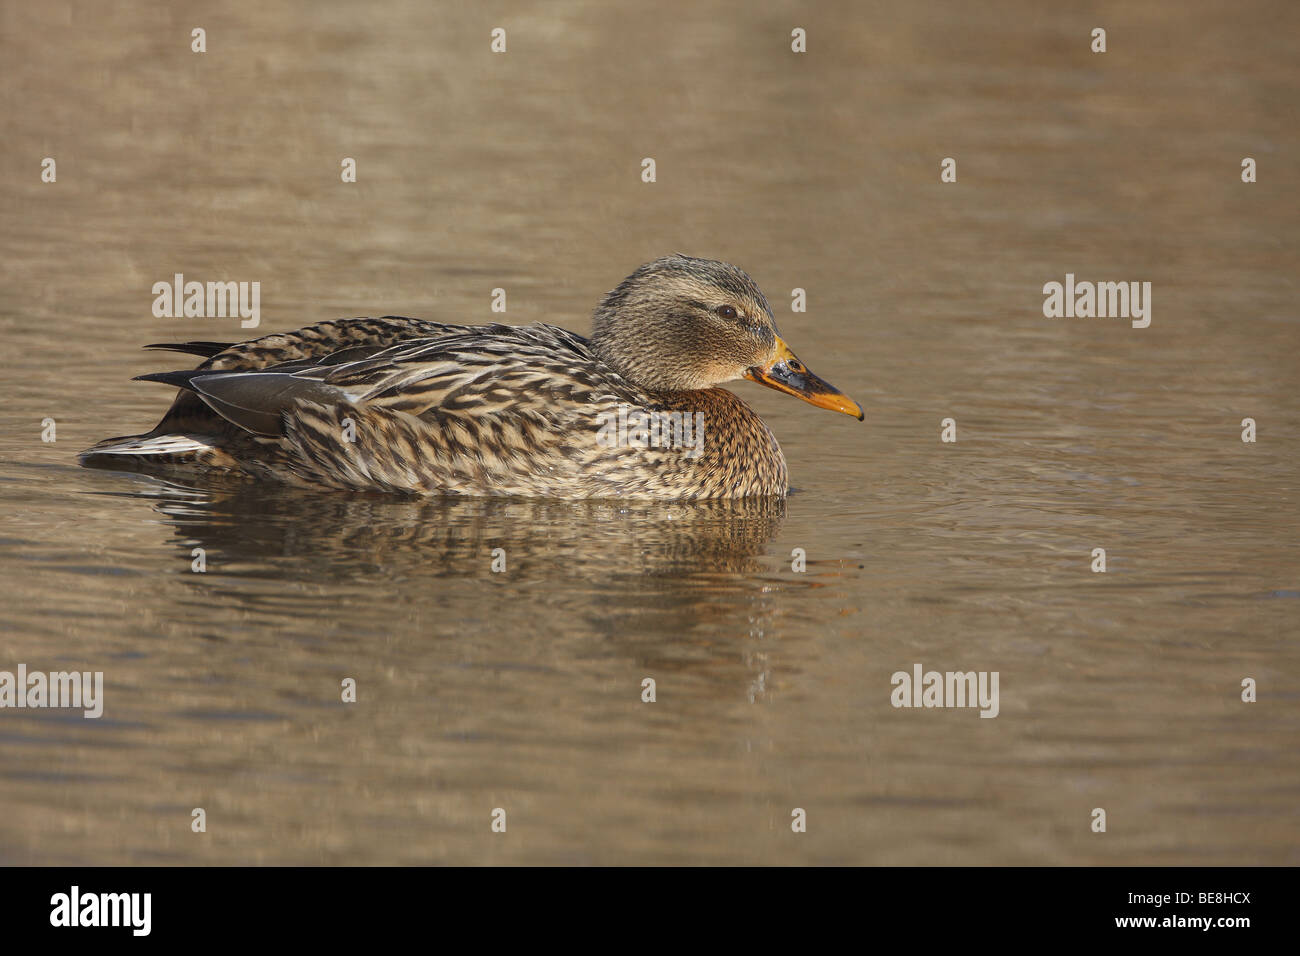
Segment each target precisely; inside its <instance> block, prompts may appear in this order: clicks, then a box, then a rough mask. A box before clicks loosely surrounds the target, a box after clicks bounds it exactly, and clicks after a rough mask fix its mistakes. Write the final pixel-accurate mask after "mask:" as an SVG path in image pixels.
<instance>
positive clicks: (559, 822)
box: [0, 0, 1300, 864]
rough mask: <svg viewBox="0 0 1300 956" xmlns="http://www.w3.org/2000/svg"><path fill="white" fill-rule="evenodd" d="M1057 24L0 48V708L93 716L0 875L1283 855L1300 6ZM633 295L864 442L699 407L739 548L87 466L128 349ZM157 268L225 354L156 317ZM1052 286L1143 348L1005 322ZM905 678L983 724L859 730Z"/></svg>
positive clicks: (1297, 677)
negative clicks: (18, 675)
mask: <svg viewBox="0 0 1300 956" xmlns="http://www.w3.org/2000/svg"><path fill="white" fill-rule="evenodd" d="M1068 6H1069V5H1065V4H1036V3H1035V4H1028V3H1026V4H1014V3H978V4H943V5H939V4H915V3H914V4H889V5H879V6H872V5H865V4H858V3H852V4H850V3H845V4H817V5H816V7H815V9H813V10H807V9H801V10H798V11H797V12H796V11H794V8H792V7H790V6H789V5H785V4H775V3H774V4H750V3H743V4H742V3H735V4H730V5H726V6H721V7H719V6H714V5H710V6H709V8H708V9H705V6H704V5H697V4H692V3H685V2H682V3H668V4H665V3H658V4H640V5H622V6H620V7H617V8H615V7H614V6H613V5H608V4H602V3H589V4H584V3H559V4H546V5H544V6H543V5H534V4H497V5H495V6H494V8H493V10H492V12H491V13H490V14H489V13H484V12H482V11H480V10H479V9H478V7H477V5H474V4H464V5H435V4H429V3H424V2H410V3H400V4H397V5H395V6H390V7H388V8H386V9H384V10H376V9H372V8H371V7H370V6H369V5H364V4H342V3H337V4H328V5H323V4H315V5H311V6H310V7H308V6H305V5H304V6H303V7H301V8H299V7H291V6H288V5H281V4H273V3H272V4H268V3H256V4H254V3H234V4H228V5H224V6H222V7H221V8H220V9H219V10H217V11H215V12H212V13H205V14H203V15H202V16H200V17H194V16H190V15H185V14H182V13H179V12H178V11H176V10H175V9H173V8H171V7H170V6H165V5H161V4H160V5H157V6H156V7H155V6H154V5H146V4H125V5H124V4H113V5H92V4H59V3H44V4H6V5H5V6H4V7H3V8H0V61H2V62H3V63H4V64H5V67H4V70H3V72H2V74H0V84H2V86H0V90H2V94H0V95H2V99H0V105H2V107H3V135H0V160H3V169H4V170H5V173H4V176H3V180H2V181H0V203H2V205H0V213H2V214H3V227H4V228H3V230H2V231H0V269H3V284H2V286H0V355H2V356H3V362H4V366H5V368H4V375H3V381H4V393H3V401H2V402H0V418H2V419H3V428H2V429H0V454H2V456H3V460H2V461H0V488H3V494H4V508H3V527H2V528H0V536H3V544H2V548H0V578H2V579H3V581H4V601H3V605H4V614H3V618H2V619H0V621H2V623H0V626H2V628H3V630H2V631H0V670H6V669H8V670H14V669H16V667H17V665H18V664H19V663H25V664H26V665H27V666H28V667H29V668H30V669H43V670H59V669H69V668H79V669H89V670H102V671H103V672H104V680H105V691H104V693H105V709H104V716H103V717H102V718H100V719H99V720H86V719H83V718H82V717H81V716H80V714H79V712H70V711H66V710H64V711H57V710H47V711H30V710H24V711H16V710H4V711H0V862H6V863H56V862H87V863H95V864H106V863H155V862H163V863H189V864H196V863H237V862H257V863H391V862H399V863H430V862H444V863H634V862H648V863H706V862H708V863H739V862H743V863H921V864H936V863H967V864H973V863H1014V864H1063V863H1116V864H1139V863H1202V864H1249V863H1271V864H1280V863H1291V864H1294V863H1297V862H1300V761H1298V760H1297V744H1298V743H1300V645H1298V644H1297V636H1298V633H1300V553H1298V548H1297V529H1298V528H1300V505H1298V504H1297V467H1296V462H1297V442H1300V413H1298V411H1297V402H1296V392H1297V384H1298V382H1300V350H1298V349H1297V340H1298V338H1300V326H1298V324H1297V318H1296V305H1295V293H1296V282H1295V275H1296V264H1297V263H1296V248H1297V241H1298V240H1300V214H1298V212H1297V203H1296V197H1297V195H1298V194H1300V193H1298V191H1297V185H1298V183H1297V172H1296V166H1295V163H1294V158H1295V156H1297V155H1300V135H1298V130H1300V126H1298V124H1297V122H1296V112H1295V103H1296V101H1297V88H1296V87H1297V67H1296V60H1295V55H1294V53H1295V51H1294V44H1295V39H1294V38H1295V36H1296V35H1297V30H1300V7H1297V6H1296V5H1295V4H1294V3H1290V2H1277V3H1249V2H1246V3H1234V4H1222V3H1187V2H1183V0H1177V2H1173V0H1171V2H1168V3H1161V4H1142V5H1141V7H1142V9H1141V10H1140V11H1139V10H1134V9H1132V8H1133V6H1135V5H1132V4H1127V3H1097V4H1093V5H1091V8H1092V9H1091V12H1089V13H1088V14H1086V15H1084V14H1076V13H1072V12H1070V11H1069V10H1068V9H1067V7H1068ZM194 26H203V27H205V28H206V30H207V45H208V52H207V53H205V54H203V55H197V54H194V53H191V52H190V49H189V43H190V31H191V29H192V28H193V27H194ZM494 26H504V27H505V28H506V29H507V31H508V34H507V35H508V52H507V53H506V54H505V55H493V54H491V53H490V52H489V49H488V44H489V31H490V29H491V28H492V27H494ZM795 26H802V27H804V28H805V29H806V30H807V31H808V50H809V52H808V53H807V54H804V55H796V54H793V53H791V52H790V49H789V34H790V30H791V29H792V28H793V27H795ZM1094 26H1104V27H1106V28H1107V30H1108V45H1109V52H1107V53H1105V54H1100V55H1098V54H1092V53H1090V52H1089V50H1088V44H1089V32H1090V30H1091V29H1092V28H1093V27H1094ZM45 156H52V157H54V158H55V159H56V162H57V164H58V165H57V175H58V180H57V182H56V183H54V184H42V183H41V182H40V162H41V159H42V158H43V157H45ZM646 156H650V157H654V158H655V160H656V162H657V175H658V181H657V182H656V183H654V184H644V183H642V182H641V180H640V175H639V174H640V169H641V159H642V158H643V157H646ZM946 156H951V157H955V158H956V159H957V162H958V182H957V183H955V184H941V183H940V181H939V163H940V160H941V159H942V158H943V157H946ZM1243 156H1251V157H1254V158H1255V159H1256V160H1257V161H1258V164H1259V181H1258V182H1257V183H1255V184H1250V185H1247V184H1243V183H1242V182H1241V181H1240V176H1239V171H1240V163H1241V159H1242V157H1243ZM343 157H354V158H356V159H357V161H358V182H357V183H356V184H349V185H345V184H343V183H341V182H340V176H339V170H340V161H341V159H342V158H343ZM670 251H682V252H686V253H690V254H694V255H702V256H710V257H715V258H721V259H727V260H730V261H733V262H735V263H737V264H738V265H740V266H742V267H743V268H745V269H747V270H748V271H749V272H750V273H751V274H752V275H754V276H755V278H756V279H757V280H758V281H759V282H760V283H761V284H762V285H763V286H764V288H765V289H766V290H767V292H768V294H769V297H770V298H772V300H773V302H774V304H775V306H776V312H777V319H778V321H779V322H780V324H781V327H782V331H783V332H784V334H785V337H786V338H787V340H788V341H789V342H790V344H791V345H792V346H793V347H794V349H795V350H796V351H798V353H799V354H800V356H801V357H802V358H803V359H805V360H806V361H807V362H808V363H809V364H810V365H811V366H812V367H813V368H814V370H816V371H817V372H819V373H820V374H822V375H824V376H825V377H826V378H827V379H829V380H830V381H832V382H834V383H835V384H837V385H838V386H840V387H841V388H843V389H844V390H845V391H846V392H848V393H849V394H850V395H852V396H854V397H855V398H857V399H858V400H859V401H860V402H862V404H863V406H864V407H866V408H867V410H868V416H867V421H866V423H865V424H863V425H860V424H858V423H856V422H853V421H852V420H851V419H849V418H847V417H845V416H842V415H834V414H831V413H829V412H824V411H820V410H817V409H814V408H811V407H810V406H807V405H804V404H802V403H799V402H796V401H794V400H792V399H789V398H787V397H784V396H780V395H778V394H776V393H774V392H769V391H764V390H762V389H760V388H758V387H757V386H754V385H750V384H748V383H741V384H739V385H737V387H736V390H737V391H738V392H739V393H740V394H741V395H742V396H743V397H744V398H745V399H746V400H747V401H750V402H752V403H753V404H754V405H755V407H756V408H757V409H758V410H759V411H760V412H761V413H762V414H763V415H764V417H765V418H766V419H767V420H768V421H769V423H770V424H771V425H772V427H773V429H774V430H775V432H776V434H777V435H778V437H779V438H780V440H781V442H782V444H783V446H784V448H785V452H786V455H787V457H788V459H789V461H790V466H791V474H792V480H793V482H794V484H795V486H796V488H797V492H796V493H795V494H794V495H793V496H792V497H791V498H790V499H789V500H788V501H787V502H786V503H785V504H784V505H783V506H781V507H774V506H771V505H766V506H764V505H756V504H747V505H746V504H741V505H733V506H707V507H706V506H686V505H682V506H648V505H640V504H635V503H631V502H614V503H592V504H580V505H573V504H565V503H559V502H536V503H523V502H511V501H493V502H482V501H470V500H457V501H429V502H412V501H405V500H388V499H383V498H375V497H349V496H345V495H337V494H319V495H312V494H305V493H302V492H290V493H285V492H284V491H281V490H277V489H275V488H271V487H249V488H246V489H242V490H238V489H237V490H233V491H232V490H229V489H226V490H222V489H207V490H186V489H182V488H176V487H172V486H168V485H165V484H161V483H158V482H154V481H150V480H146V479H141V478H136V477H130V476H124V475H119V474H112V473H103V472H92V471H87V470H83V469H79V468H78V467H77V465H76V462H75V455H76V453H77V452H78V451H79V450H81V449H82V448H84V447H86V446H87V445H89V444H90V443H91V442H93V441H95V440H97V439H99V438H102V437H105V436H107V435H117V434H124V433H129V432H135V431H141V430H144V429H146V428H148V427H150V426H152V425H153V423H154V422H155V421H156V419H157V418H158V416H159V415H160V414H161V412H162V410H163V408H164V407H165V404H166V402H167V401H168V400H169V398H170V392H169V390H168V389H166V388H165V387H163V386H159V385H153V384H145V383H133V382H131V381H130V378H131V376H133V375H137V374H141V373H143V372H147V371H155V370H158V369H160V368H164V367H171V366H169V365H168V362H171V361H174V358H175V357H172V358H171V359H168V358H167V356H165V355H164V356H160V355H158V354H157V353H153V354H149V353H144V352H141V351H140V350H139V346H141V345H143V344H145V343H147V342H154V341H169V340H176V339H184V338H200V339H217V340H229V339H237V338H242V337H248V336H249V335H252V334H261V333H264V332H268V331H275V330H282V329H291V328H296V327H299V326H301V325H305V324H308V323H310V322H314V321H317V320H319V319H323V318H333V317H338V316H345V315H358V314H382V313H398V314H409V315H418V316H424V317H428V318H434V319H440V320H445V321H455V322H466V323H474V322H482V321H489V320H491V319H493V318H500V316H494V315H493V314H491V313H490V312H489V304H490V301H491V290H492V289H493V288H495V287H502V288H505V289H506V290H507V294H508V307H509V311H508V313H507V315H506V316H505V318H506V319H507V320H508V321H511V322H516V323H528V322H532V321H537V320H544V321H553V322H556V323H558V324H563V325H567V326H569V327H571V328H575V329H577V330H579V331H583V330H585V329H586V328H587V316H588V314H589V312H590V309H591V307H592V306H593V305H594V304H595V302H596V300H597V298H598V296H599V295H600V294H601V293H603V292H604V291H605V290H606V289H608V288H610V287H611V286H612V285H614V284H615V283H616V282H617V281H618V280H620V279H621V278H622V277H623V276H624V275H625V274H626V273H627V272H629V271H630V270H631V269H632V268H633V267H634V266H635V265H637V264H638V263H640V262H642V261H644V260H646V259H650V258H653V257H655V256H658V255H662V254H664V253H667V252H670ZM177 272H180V273H183V274H184V275H185V276H186V277H187V278H191V279H197V280H199V281H207V280H219V279H230V280H235V281H259V282H261V283H262V302H261V307H262V324H261V326H260V327H259V328H258V329H257V330H256V331H247V332H246V331H242V330H241V329H239V328H238V325H237V322H236V321H235V320H232V319H193V318H191V319H165V318H164V319H158V318H154V317H153V316H152V315H151V305H152V302H153V296H152V294H151V291H150V290H151V286H152V284H153V283H154V282H157V281H167V280H169V279H170V278H171V276H172V275H173V274H174V273H177ZM1067 272H1070V273H1074V274H1075V275H1076V276H1078V277H1079V278H1080V279H1092V280H1140V281H1150V282H1151V283H1152V286H1153V293H1152V306H1153V311H1152V323H1151V325H1150V327H1149V328H1146V329H1134V328H1131V327H1130V325H1129V323H1128V322H1127V321H1124V320H1115V319H1105V320H1103V319H1047V318H1044V316H1043V314H1042V304H1043V295H1042V292H1041V289H1042V286H1043V284H1044V283H1045V282H1049V281H1053V280H1055V281H1062V280H1063V279H1064V276H1065V274H1066V273H1067ZM795 287H801V288H804V289H806V290H807V295H808V304H809V307H808V311H807V312H806V313H793V314H792V313H791V310H790V290H791V289H793V288H795ZM47 417H48V418H53V419H55V420H56V422H57V441H56V442H54V443H45V442H42V440H41V422H42V419H45V418H47ZM946 417H953V418H954V419H955V420H956V422H957V427H958V441H957V442H956V443H955V444H945V443H942V442H940V440H939V438H940V421H941V419H943V418H946ZM1245 417H1251V418H1254V419H1255V420H1256V422H1257V423H1258V439H1259V440H1258V442H1256V443H1254V444H1246V443H1243V442H1242V441H1241V439H1240V433H1241V424H1240V423H1241V420H1242V419H1243V418H1245ZM196 547H201V548H203V549H205V551H206V555H207V572H206V573H203V574H199V573H194V572H192V571H191V560H192V558H191V553H192V549H194V548H196ZM498 547H500V548H505V549H506V553H507V555H508V559H507V560H508V564H507V571H506V572H505V573H502V574H495V573H492V572H491V571H490V563H491V552H492V550H493V549H494V548H498ZM1097 547H1101V548H1105V549H1106V552H1107V556H1108V570H1107V572H1106V573H1105V574H1100V573H1093V572H1092V571H1091V570H1090V563H1091V552H1092V549H1093V548H1097ZM795 548H803V549H806V551H807V555H808V565H807V571H806V573H795V572H793V571H792V570H791V557H790V556H791V552H792V550H793V549H795ZM916 663H920V664H922V665H923V666H924V667H925V668H926V669H937V670H940V671H948V670H990V671H997V672H998V673H999V675H1000V692H1001V693H1000V714H999V716H998V717H997V718H996V719H980V718H979V717H978V716H977V714H976V712H975V711H973V710H970V709H928V710H927V709H895V708H894V707H892V706H891V705H890V693H891V691H892V689H893V688H892V685H891V682H890V678H891V675H892V674H893V673H894V672H895V671H898V670H904V671H910V670H911V668H912V666H913V664H916ZM345 677H352V678H355V680H356V681H357V686H358V698H359V699H358V701H357V702H356V703H355V704H344V703H342V702H341V701H340V681H341V680H342V679H343V678H345ZM645 677H652V678H654V679H655V680H656V681H657V698H658V699H657V701H656V702H654V703H642V702H641V700H640V692H641V681H642V679H643V678H645ZM1245 677H1252V678H1254V679H1255V680H1256V681H1258V687H1259V691H1258V693H1259V700H1258V702H1257V703H1253V704H1248V703H1243V702H1242V701H1241V700H1240V694H1241V687H1240V685H1241V681H1242V679H1243V678H1245ZM195 807H202V808H204V809H205V810H206V812H207V832H206V833H204V834H195V833H192V832H191V829H190V819H191V818H190V814H191V810H192V809H193V808H195ZM497 807H500V808H503V809H505V810H506V812H507V819H508V828H507V831H506V833H505V834H499V833H492V832H491V829H490V824H491V814H492V811H493V809H494V808H497ZM796 807H800V808H803V809H805V810H806V811H807V818H808V828H807V832H806V833H802V834H796V833H793V832H791V828H790V821H791V812H792V809H793V808H796ZM1095 807H1101V808H1104V809H1105V810H1106V811H1107V814H1108V828H1107V832H1106V833H1104V834H1102V833H1093V832H1091V830H1090V823H1091V812H1092V810H1093V808H1095Z"/></svg>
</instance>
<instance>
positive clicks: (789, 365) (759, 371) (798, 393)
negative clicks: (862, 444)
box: [745, 339, 864, 421]
mask: <svg viewBox="0 0 1300 956" xmlns="http://www.w3.org/2000/svg"><path fill="white" fill-rule="evenodd" d="M745 378H747V379H749V380H750V381H751V382H758V384H760V385H766V386H767V387H768V388H774V389H776V390H777V391H778V392H785V393H786V394H787V395H793V396H794V397H795V398H802V399H803V400H804V401H805V402H807V403H808V404H810V405H816V406H817V407H818V408H829V409H830V410H831V411H834V412H843V413H844V414H845V415H852V416H853V417H854V418H856V419H857V420H858V421H862V419H863V417H864V416H863V414H862V406H861V405H859V404H858V403H857V402H855V401H854V400H853V399H851V398H849V397H848V396H847V395H845V394H844V393H843V392H841V391H840V390H839V389H838V388H836V387H835V386H834V385H832V384H831V383H830V382H827V381H825V380H823V379H820V378H818V377H817V376H816V375H814V374H813V373H812V372H810V371H809V370H808V366H806V365H804V364H803V362H800V361H799V359H798V358H796V357H795V354H794V353H793V352H791V351H790V346H788V345H786V344H785V342H783V341H782V340H781V339H777V340H776V359H775V361H773V362H772V364H771V365H768V366H766V367H760V366H757V365H756V366H754V367H753V368H751V369H749V370H748V371H746V372H745Z"/></svg>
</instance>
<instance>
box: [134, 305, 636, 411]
mask: <svg viewBox="0 0 1300 956" xmlns="http://www.w3.org/2000/svg"><path fill="white" fill-rule="evenodd" d="M313 328H315V327H313ZM304 331H306V330H304ZM440 332H441V334H439V335H437V336H433V337H423V338H416V339H413V340H411V341H408V342H401V343H399V344H396V345H393V344H387V345H379V344H357V345H350V346H348V347H347V348H345V349H337V350H335V351H333V352H330V353H327V354H325V355H322V356H319V357H316V358H295V357H292V356H294V355H295V350H297V349H299V348H301V346H298V345H296V344H294V345H286V344H284V343H275V344H274V346H273V347H274V348H275V349H276V350H277V352H276V354H277V355H278V356H286V355H288V356H291V357H290V358H289V360H287V361H281V362H279V363H275V364H267V365H262V366H259V367H252V368H249V367H248V366H247V365H244V366H242V367H237V368H234V369H230V370H225V369H218V368H214V367H212V365H211V364H210V363H208V362H205V363H204V364H203V365H200V366H199V367H198V368H197V369H193V370H189V371H184V372H164V373H160V374H155V375H143V376H140V377H141V378H142V379H144V380H148V381H159V382H165V383H167V384H170V385H176V386H178V387H180V388H182V389H184V390H187V391H188V392H190V393H193V394H194V395H195V396H197V397H198V398H199V399H201V400H202V401H203V403H204V404H206V405H207V406H208V407H209V408H210V409H211V410H212V411H214V412H216V413H217V414H218V415H220V416H221V417H222V418H223V419H225V420H226V421H228V422H230V423H231V424H233V425H236V426H237V427H239V428H241V429H243V430H245V431H247V432H251V433H253V434H256V435H266V436H274V435H279V434H282V433H283V431H284V415H285V414H286V413H292V412H293V411H294V410H295V408H297V407H299V406H301V405H302V404H304V403H306V404H310V405H314V406H319V407H323V408H326V409H328V408H331V407H333V406H346V407H347V408H349V409H356V410H362V411H371V412H390V413H391V412H403V413H406V414H407V415H413V416H416V417H421V418H424V419H425V420H426V421H427V422H429V423H434V422H439V421H445V419H446V418H447V417H448V416H453V417H455V418H457V419H461V420H471V421H476V423H477V424H479V425H481V424H482V423H483V422H485V421H487V420H498V421H499V420H501V419H503V418H508V419H511V420H512V421H514V422H517V423H522V422H525V421H533V422H535V423H537V424H539V425H540V424H543V423H544V422H547V421H551V422H555V421H558V420H560V419H563V418H564V415H565V410H566V408H571V407H573V406H575V405H587V404H589V403H590V402H591V401H593V400H595V399H599V398H601V397H602V396H605V395H608V394H609V393H611V391H618V390H620V387H621V386H620V381H619V380H618V379H617V376H614V375H613V373H610V372H608V371H606V370H603V369H602V367H601V366H600V363H598V362H597V361H596V360H595V357H594V355H593V354H592V352H591V350H590V347H589V346H588V344H587V341H586V340H585V339H584V338H582V337H581V336H578V335H575V334H574V333H572V332H569V331H567V330H565V329H561V328H557V327H555V326H549V325H534V326H525V327H516V326H504V325H489V326H477V327H470V328H467V327H464V326H442V327H441V328H440ZM293 335H295V336H297V335H301V333H293ZM220 357H221V356H217V358H220ZM257 357H258V358H260V357H261V356H257Z"/></svg>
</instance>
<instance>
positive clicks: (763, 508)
mask: <svg viewBox="0 0 1300 956" xmlns="http://www.w3.org/2000/svg"><path fill="white" fill-rule="evenodd" d="M143 480H144V481H145V483H146V484H147V485H148V486H151V491H150V492H149V493H150V494H154V495H157V497H158V503H157V510H158V511H159V512H160V513H162V514H164V515H166V516H167V518H168V519H169V520H170V522H171V523H172V525H173V526H174V528H175V532H176V537H177V546H178V547H179V548H181V549H183V550H185V551H188V550H189V549H191V548H194V547H201V548H203V549H204V550H205V551H206V552H207V559H208V560H209V561H211V562H212V563H213V564H214V566H230V565H239V564H253V563H258V564H260V563H262V562H265V561H268V560H275V559H291V560H289V561H285V562H281V563H280V570H281V573H282V574H286V575H292V574H293V573H294V570H293V569H294V568H295V566H296V568H297V572H298V573H299V574H301V575H302V576H305V577H316V576H318V575H320V574H327V575H345V576H346V575H350V574H351V573H353V572H354V571H355V570H356V569H358V568H367V567H369V568H380V567H382V568H383V569H384V571H385V573H386V574H388V575H395V576H396V575H400V576H408V575H409V576H414V577H460V576H470V577H478V576H483V575H484V574H487V573H489V571H490V565H491V562H492V559H493V554H494V552H495V551H496V549H498V548H500V549H502V551H503V552H504V560H505V567H506V569H508V571H509V573H510V574H511V575H524V576H528V577H543V578H545V577H561V578H563V577H569V576H572V575H575V574H576V575H580V576H583V577H587V576H590V575H592V574H597V573H598V574H601V575H605V576H609V575H620V574H651V575H654V574H667V573H670V572H671V573H690V572H695V571H703V572H708V573H714V574H722V573H755V572H758V571H761V570H762V569H763V566H762V565H761V564H760V563H759V562H757V561H755V560H754V559H755V557H757V556H759V555H762V554H763V552H764V550H765V549H766V547H767V544H768V543H769V542H770V541H771V540H772V539H773V538H774V537H775V536H776V534H777V532H778V531H779V530H780V528H781V522H782V520H783V519H784V516H785V502H783V501H781V500H777V499H765V498H759V499H744V500H728V499H724V500H720V501H707V502H693V503H664V502H636V501H629V502H612V501H578V502H568V501H554V500H544V499H537V500H534V499H508V498H459V497H432V498H406V497H395V496H392V495H365V494H347V493H331V492H313V491H303V490H302V489H282V488H279V487H276V486H272V485H265V484H254V483H250V482H240V483H238V484H237V485H233V486H230V487H226V488H223V489H222V490H219V491H215V492H209V491H200V490H191V489H186V488H184V487H182V486H178V485H174V484H169V483H162V482H157V481H155V480H152V479H143Z"/></svg>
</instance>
